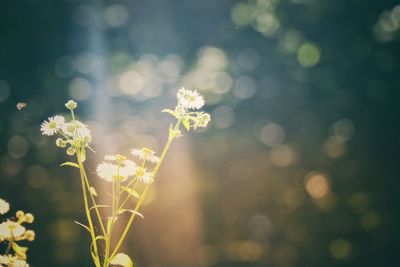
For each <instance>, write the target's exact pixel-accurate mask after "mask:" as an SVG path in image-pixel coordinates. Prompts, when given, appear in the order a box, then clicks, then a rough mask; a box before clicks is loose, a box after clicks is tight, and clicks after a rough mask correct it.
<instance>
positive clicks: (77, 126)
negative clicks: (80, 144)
mask: <svg viewBox="0 0 400 267" xmlns="http://www.w3.org/2000/svg"><path fill="white" fill-rule="evenodd" d="M62 131H63V132H64V134H66V135H67V136H71V137H73V138H82V139H87V140H89V141H90V140H91V138H92V135H91V133H90V130H89V128H88V126H87V125H86V124H83V123H82V122H80V121H71V122H68V123H65V124H64V125H63V127H62ZM89 141H88V142H89Z"/></svg>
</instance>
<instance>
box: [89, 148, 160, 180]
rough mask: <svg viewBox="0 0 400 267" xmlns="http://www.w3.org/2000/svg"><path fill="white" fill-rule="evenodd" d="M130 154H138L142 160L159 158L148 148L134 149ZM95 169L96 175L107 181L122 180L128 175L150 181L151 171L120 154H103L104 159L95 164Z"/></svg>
mask: <svg viewBox="0 0 400 267" xmlns="http://www.w3.org/2000/svg"><path fill="white" fill-rule="evenodd" d="M132 154H134V155H136V156H139V157H140V158H141V159H142V160H144V161H146V160H148V161H151V162H158V160H159V158H158V157H157V156H155V155H154V152H153V151H152V150H150V149H148V148H143V149H135V150H133V151H132ZM96 171H97V175H98V176H99V177H100V178H102V179H104V180H106V181H107V182H112V181H113V180H118V181H120V182H123V181H125V180H127V179H128V178H130V177H136V178H138V179H139V180H140V181H142V182H143V183H150V182H152V172H148V171H147V170H146V168H144V167H143V166H141V167H139V166H137V165H136V164H135V162H133V161H131V160H129V159H127V158H126V157H125V156H122V155H115V156H114V155H107V156H105V157H104V161H103V162H102V163H100V164H99V165H97V170H96Z"/></svg>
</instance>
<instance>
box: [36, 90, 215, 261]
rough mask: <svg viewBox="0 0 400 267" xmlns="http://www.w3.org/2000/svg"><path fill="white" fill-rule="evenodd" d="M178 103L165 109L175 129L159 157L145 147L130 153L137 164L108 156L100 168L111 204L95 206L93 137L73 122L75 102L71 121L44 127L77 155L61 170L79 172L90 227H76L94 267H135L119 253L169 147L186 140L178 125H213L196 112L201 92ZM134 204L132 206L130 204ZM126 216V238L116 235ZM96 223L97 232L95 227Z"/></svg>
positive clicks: (181, 94)
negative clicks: (88, 163)
mask: <svg viewBox="0 0 400 267" xmlns="http://www.w3.org/2000/svg"><path fill="white" fill-rule="evenodd" d="M177 98H178V103H177V105H176V107H175V108H174V109H165V110H163V112H167V113H169V114H171V115H173V116H174V117H175V118H176V120H177V122H176V123H175V126H172V124H171V125H170V127H169V137H168V141H167V143H166V144H165V147H164V149H163V150H162V153H161V155H160V156H156V153H155V152H154V151H153V150H151V149H149V148H146V147H144V148H141V149H133V150H132V155H133V156H135V157H136V159H137V161H136V163H135V161H133V160H130V159H128V158H127V157H126V156H124V155H120V154H117V155H107V156H105V157H104V161H103V162H102V163H100V164H99V165H98V166H97V175H98V176H99V177H100V178H102V179H103V180H105V181H106V182H109V183H111V186H110V187H111V188H110V190H111V203H110V205H99V204H98V203H97V200H96V199H97V196H98V194H97V191H96V189H95V187H94V186H93V185H92V183H91V182H90V180H89V179H88V176H87V172H86V168H85V164H84V163H85V160H86V154H87V153H86V152H87V150H88V149H89V150H92V148H91V147H90V142H91V132H90V130H89V128H88V127H87V125H85V124H83V123H82V122H80V121H78V120H76V118H75V114H74V110H75V109H76V108H77V103H76V102H74V101H72V100H70V101H68V102H67V103H66V104H65V106H66V108H67V109H69V110H70V112H71V120H70V121H69V122H67V121H66V120H65V118H64V117H62V116H54V117H50V118H49V119H48V120H47V121H45V122H43V124H42V125H41V131H42V134H44V135H48V136H53V135H57V136H58V138H57V140H56V145H57V146H58V147H61V148H65V149H66V153H67V154H68V155H69V156H75V159H76V161H74V162H72V161H71V162H65V163H63V164H61V165H62V166H71V167H75V168H77V169H79V173H80V178H81V186H82V193H83V202H84V207H85V213H86V218H87V224H88V225H84V224H81V223H78V222H77V223H78V224H79V225H81V226H82V227H84V228H85V229H86V230H87V231H88V232H89V234H90V237H91V245H90V252H91V255H92V259H93V263H94V264H95V266H96V267H101V266H103V267H108V266H110V265H122V266H124V267H128V266H133V263H132V260H131V259H130V257H129V256H127V255H126V254H124V253H120V252H119V249H120V247H121V245H122V243H123V241H124V239H125V238H126V236H127V234H128V231H129V229H130V228H131V226H132V223H133V221H134V219H135V218H136V217H137V216H139V217H143V216H142V215H141V214H140V213H139V208H140V206H141V204H142V203H143V200H144V199H145V197H146V195H147V193H148V191H149V188H150V185H151V183H152V182H153V181H154V178H155V177H156V175H157V172H158V170H159V168H160V166H161V164H162V162H163V160H164V157H165V155H166V153H167V151H168V149H169V147H170V146H171V144H172V142H173V141H174V140H175V139H177V138H179V137H180V136H182V133H181V131H180V126H181V125H183V126H184V127H185V128H186V130H187V131H189V130H190V129H191V128H193V129H196V128H197V127H206V126H207V124H208V122H209V121H210V115H209V114H208V113H205V112H202V111H198V110H199V109H200V108H201V107H202V106H203V105H204V99H203V97H202V96H201V95H200V94H199V93H198V92H196V91H189V90H186V89H184V88H181V89H180V90H179V91H178V94H177ZM132 202H133V205H131V204H130V203H132ZM123 213H128V214H129V220H128V221H127V223H126V224H125V225H124V230H123V232H122V234H121V235H117V236H115V223H116V221H117V220H118V218H119V216H120V215H122V214H123ZM104 214H105V215H104ZM103 218H106V220H103ZM95 223H97V224H98V226H99V227H95ZM97 229H98V230H97ZM115 243H116V245H115V246H114V247H112V244H115ZM100 250H101V251H102V252H101V253H100V252H99V251H100ZM103 251H104V252H103Z"/></svg>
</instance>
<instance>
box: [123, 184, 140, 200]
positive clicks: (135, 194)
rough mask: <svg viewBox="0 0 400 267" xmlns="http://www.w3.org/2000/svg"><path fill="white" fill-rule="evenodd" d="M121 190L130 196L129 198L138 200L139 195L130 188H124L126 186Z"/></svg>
mask: <svg viewBox="0 0 400 267" xmlns="http://www.w3.org/2000/svg"><path fill="white" fill-rule="evenodd" d="M121 188H122V190H124V191H125V192H127V193H128V194H130V195H131V196H133V197H135V198H137V199H140V195H139V193H138V192H136V191H135V190H133V189H132V188H129V187H126V186H121Z"/></svg>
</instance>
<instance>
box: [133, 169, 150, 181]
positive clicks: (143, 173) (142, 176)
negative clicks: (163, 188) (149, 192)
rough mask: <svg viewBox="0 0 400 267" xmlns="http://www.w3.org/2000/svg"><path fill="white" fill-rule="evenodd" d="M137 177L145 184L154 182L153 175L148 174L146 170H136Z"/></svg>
mask: <svg viewBox="0 0 400 267" xmlns="http://www.w3.org/2000/svg"><path fill="white" fill-rule="evenodd" d="M135 175H136V177H137V178H138V179H139V180H140V181H142V182H143V183H145V184H149V183H152V182H153V173H152V172H147V171H146V169H145V168H142V167H139V168H137V169H136V173H135Z"/></svg>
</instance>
